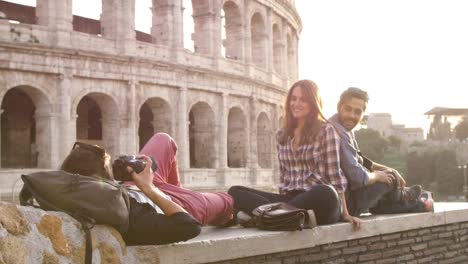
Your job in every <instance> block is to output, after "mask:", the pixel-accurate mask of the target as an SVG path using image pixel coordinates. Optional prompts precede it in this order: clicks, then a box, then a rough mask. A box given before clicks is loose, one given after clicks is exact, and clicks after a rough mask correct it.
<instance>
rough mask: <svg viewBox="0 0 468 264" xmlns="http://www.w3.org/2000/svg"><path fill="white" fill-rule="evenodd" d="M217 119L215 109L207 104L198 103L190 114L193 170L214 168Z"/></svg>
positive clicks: (190, 143)
mask: <svg viewBox="0 0 468 264" xmlns="http://www.w3.org/2000/svg"><path fill="white" fill-rule="evenodd" d="M215 138H216V136H215V118H214V112H213V109H212V108H211V107H210V105H208V104H207V103H205V102H198V103H196V104H194V105H193V106H192V107H191V108H190V112H189V149H190V167H191V168H214V167H215V164H216V162H215V161H216V151H215V140H214V139H215Z"/></svg>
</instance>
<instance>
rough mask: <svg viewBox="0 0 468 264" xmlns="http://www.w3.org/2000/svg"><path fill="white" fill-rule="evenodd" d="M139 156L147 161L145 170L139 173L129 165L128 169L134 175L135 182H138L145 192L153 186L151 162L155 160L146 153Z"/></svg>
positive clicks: (137, 184) (138, 185)
mask: <svg viewBox="0 0 468 264" xmlns="http://www.w3.org/2000/svg"><path fill="white" fill-rule="evenodd" d="M137 158H139V159H144V160H145V161H146V166H145V168H144V169H143V171H141V172H140V173H138V174H137V173H136V172H135V171H133V169H132V167H129V166H127V171H128V172H129V173H130V175H131V176H132V179H133V182H134V183H135V184H136V186H137V187H138V188H139V189H140V190H142V191H143V192H145V190H148V189H150V188H152V187H153V173H152V171H151V164H152V163H153V161H152V160H151V159H150V158H149V157H148V156H145V155H138V156H137Z"/></svg>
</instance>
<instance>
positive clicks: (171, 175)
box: [140, 133, 180, 186]
mask: <svg viewBox="0 0 468 264" xmlns="http://www.w3.org/2000/svg"><path fill="white" fill-rule="evenodd" d="M140 154H144V155H146V156H150V157H153V158H154V159H155V160H156V162H157V165H158V169H157V170H156V172H157V173H158V174H159V175H160V176H161V178H162V180H164V181H165V182H167V183H169V184H172V185H175V186H180V178H179V170H178V168H177V156H176V154H177V144H176V142H175V141H174V139H172V137H171V136H169V135H168V134H165V133H157V134H154V135H153V137H151V139H150V140H148V142H147V143H146V144H145V146H144V147H143V148H142V149H141V151H140Z"/></svg>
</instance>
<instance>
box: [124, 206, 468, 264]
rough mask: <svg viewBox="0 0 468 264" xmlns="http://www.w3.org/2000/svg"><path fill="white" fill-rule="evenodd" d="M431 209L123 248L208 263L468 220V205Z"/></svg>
mask: <svg viewBox="0 0 468 264" xmlns="http://www.w3.org/2000/svg"><path fill="white" fill-rule="evenodd" d="M435 209H436V212H435V213H421V214H398V215H380V216H371V215H369V216H365V217H364V218H363V224H362V228H361V230H359V231H355V230H353V227H352V226H351V225H350V224H348V223H339V224H334V225H326V226H319V227H316V228H313V229H307V230H303V231H295V232H271V231H260V230H257V229H254V228H241V227H231V228H215V227H205V228H203V232H202V234H201V235H200V236H198V237H196V238H194V239H191V240H189V241H187V242H181V243H175V244H169V245H161V246H138V247H127V249H128V250H129V252H132V255H134V256H137V258H138V259H139V261H140V262H141V263H171V264H177V263H208V262H216V261H223V260H232V259H238V258H245V257H252V256H259V255H267V254H273V253H280V252H286V251H293V250H298V249H306V248H312V247H315V246H318V245H327V244H331V243H336V242H340V241H347V240H353V239H360V238H366V237H373V236H378V235H383V234H391V233H396V232H404V231H408V230H415V229H420V228H428V227H433V226H439V225H447V224H453V223H458V222H467V221H468V203H436V205H435Z"/></svg>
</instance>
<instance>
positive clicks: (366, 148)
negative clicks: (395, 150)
mask: <svg viewBox="0 0 468 264" xmlns="http://www.w3.org/2000/svg"><path fill="white" fill-rule="evenodd" d="M355 135H356V141H357V142H358V144H359V149H360V150H361V152H362V154H364V155H365V156H366V157H369V158H370V159H371V160H374V161H376V162H381V161H382V158H383V157H384V153H385V151H386V150H387V149H388V147H389V145H390V143H389V142H388V140H387V139H385V138H384V137H382V136H381V135H380V133H379V132H377V131H375V130H372V129H361V130H358V131H356V133H355Z"/></svg>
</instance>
